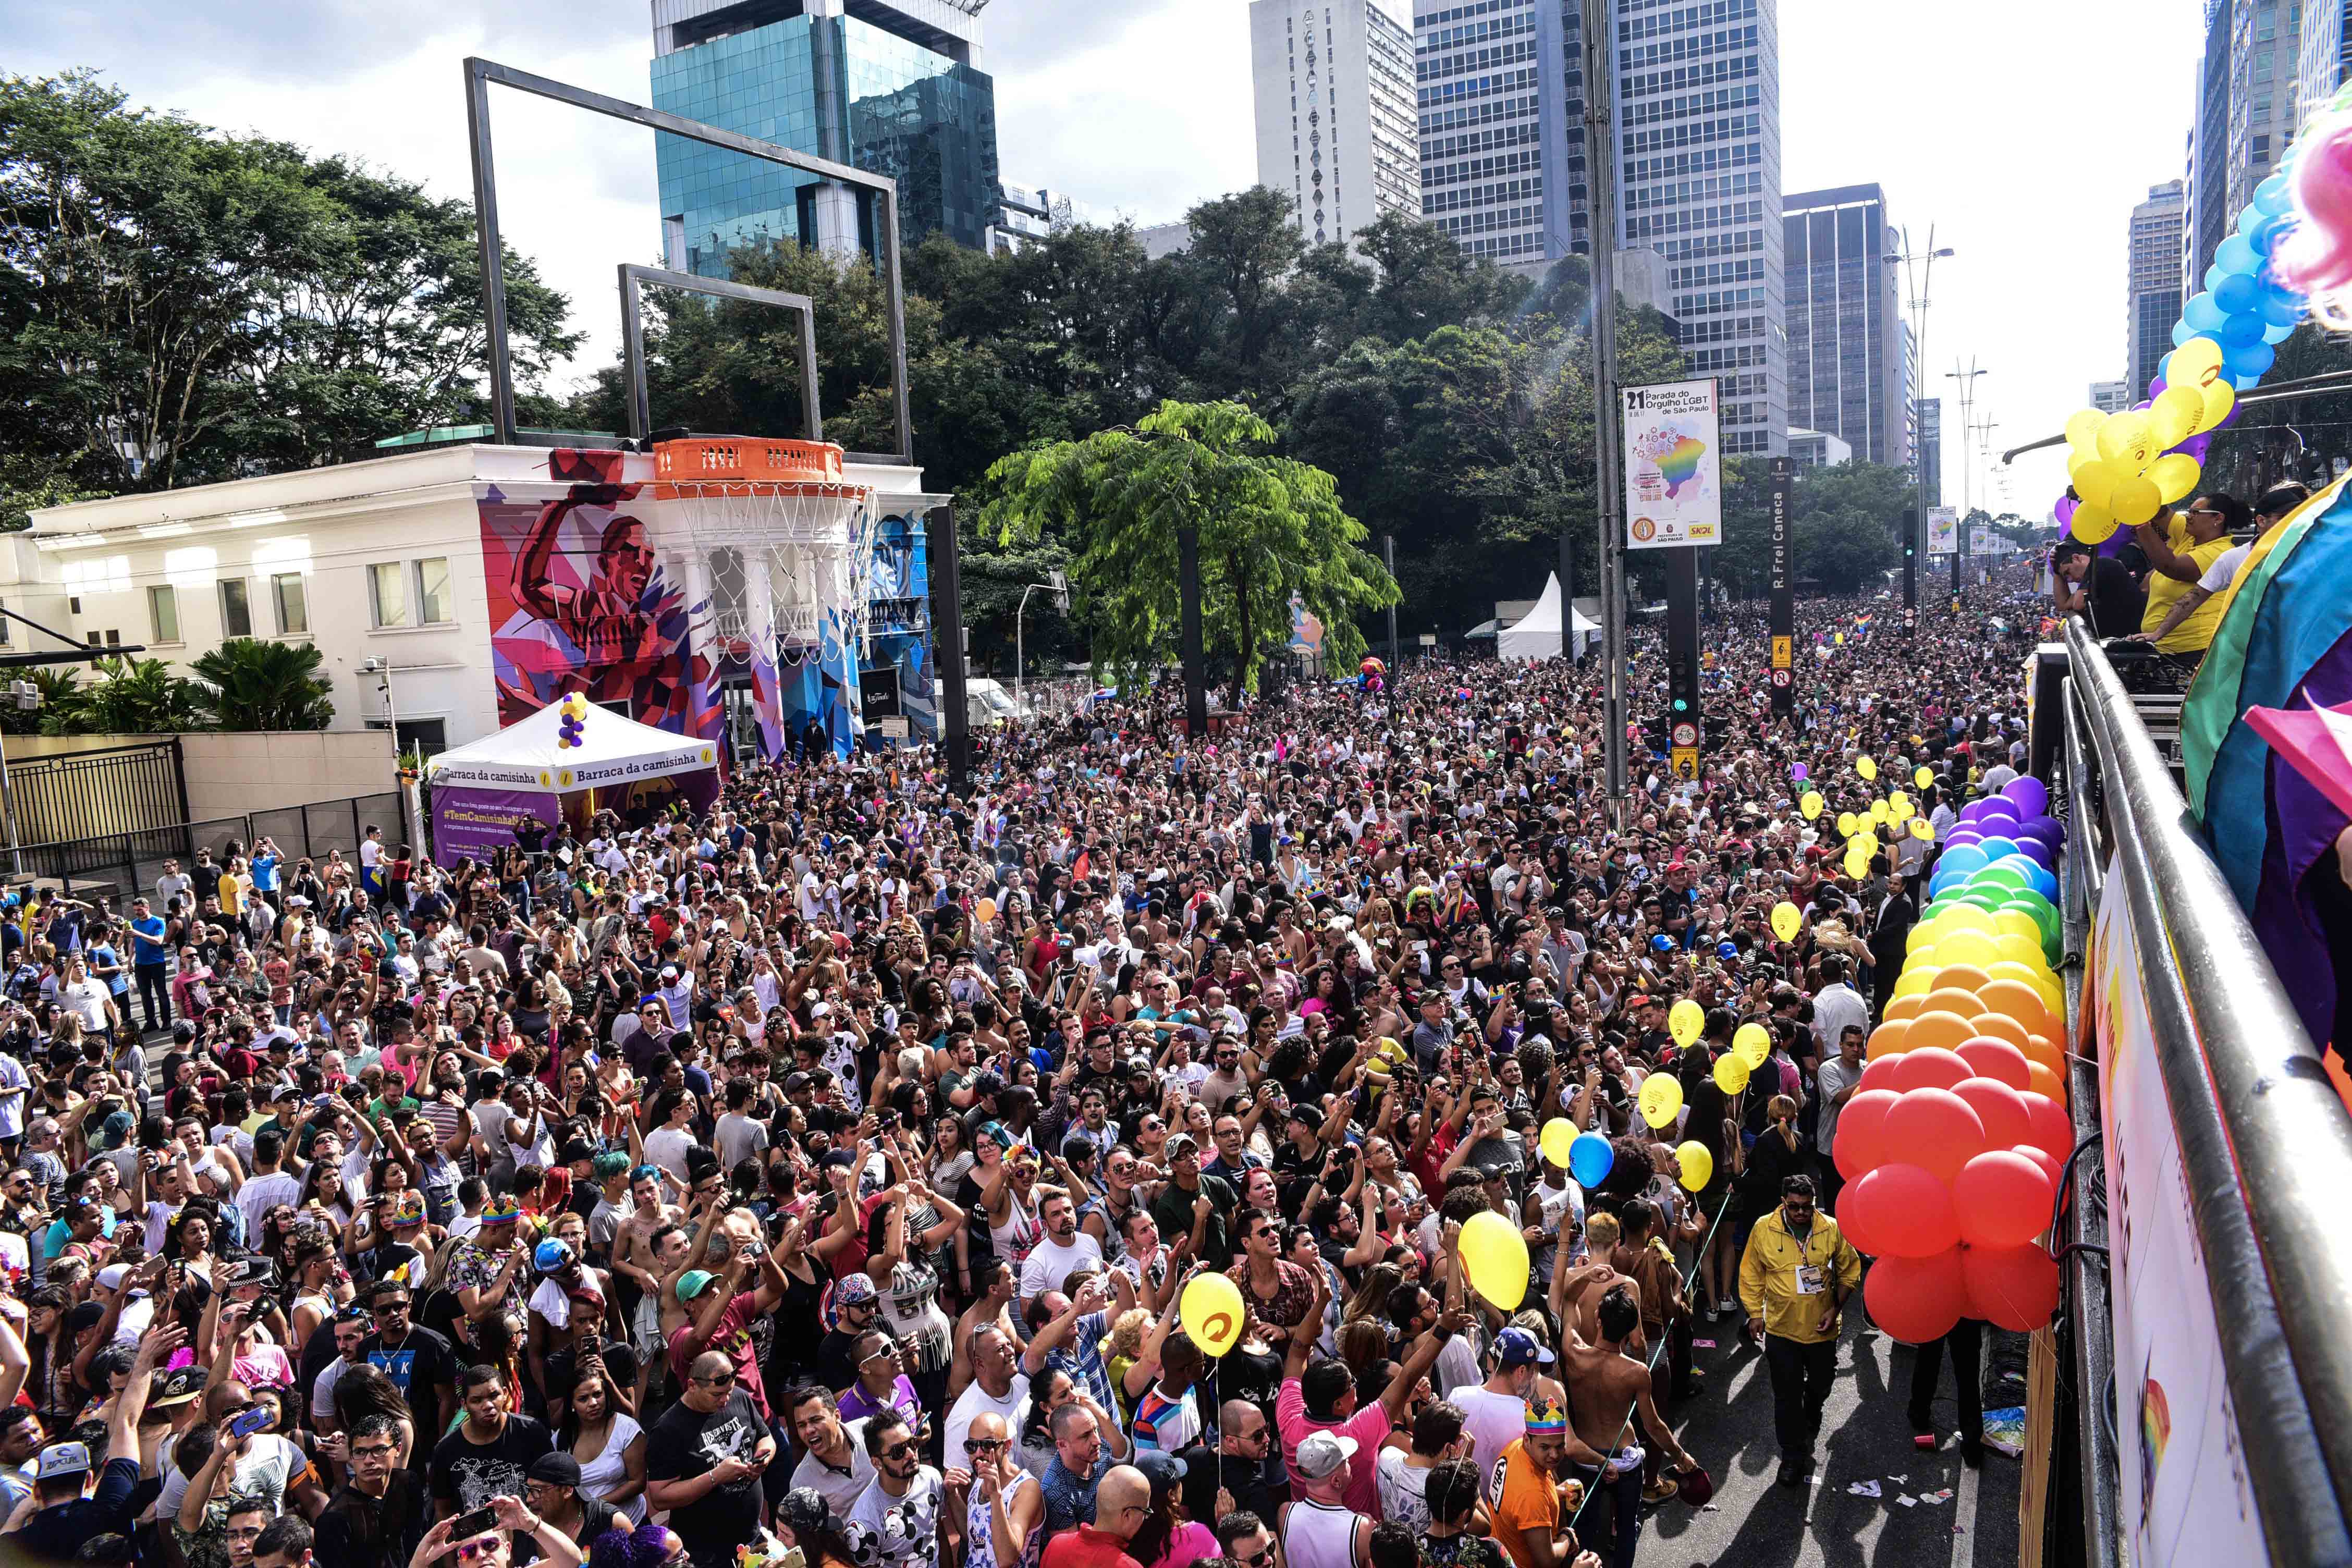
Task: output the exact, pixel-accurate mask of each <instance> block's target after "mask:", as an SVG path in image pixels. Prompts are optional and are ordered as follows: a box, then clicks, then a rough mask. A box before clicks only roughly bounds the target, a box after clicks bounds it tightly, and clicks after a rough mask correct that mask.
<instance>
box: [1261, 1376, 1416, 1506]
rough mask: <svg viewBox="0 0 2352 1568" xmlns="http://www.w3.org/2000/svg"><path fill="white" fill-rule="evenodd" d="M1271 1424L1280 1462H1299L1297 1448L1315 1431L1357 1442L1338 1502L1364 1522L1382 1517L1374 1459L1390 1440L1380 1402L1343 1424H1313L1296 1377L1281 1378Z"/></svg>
mask: <svg viewBox="0 0 2352 1568" xmlns="http://www.w3.org/2000/svg"><path fill="white" fill-rule="evenodd" d="M1274 1424H1275V1426H1276V1428H1277V1429H1279V1430H1280V1431H1281V1433H1282V1462H1283V1463H1284V1464H1285V1465H1295V1464H1297V1462H1298V1445H1299V1444H1300V1443H1301V1442H1303V1441H1305V1440H1306V1439H1307V1437H1309V1436H1312V1435H1314V1434H1315V1433H1317V1432H1337V1433H1339V1435H1340V1436H1344V1437H1353V1438H1354V1439H1355V1440H1356V1452H1355V1454H1354V1455H1353V1457H1351V1458H1349V1461H1348V1463H1349V1475H1348V1489H1347V1492H1346V1493H1345V1494H1344V1495H1343V1496H1342V1497H1341V1499H1340V1500H1341V1501H1342V1502H1345V1503H1346V1504H1347V1505H1348V1506H1349V1508H1351V1509H1353V1510H1356V1511H1357V1512H1358V1513H1360V1514H1362V1515H1363V1516H1364V1517H1365V1518H1366V1519H1379V1518H1380V1517H1381V1489H1380V1472H1379V1469H1378V1467H1376V1466H1375V1465H1374V1464H1373V1460H1374V1459H1376V1458H1379V1451H1380V1447H1381V1444H1382V1443H1385V1442H1387V1441H1388V1440H1389V1412H1388V1406H1387V1405H1382V1404H1381V1402H1380V1401H1379V1400H1377V1399H1375V1400H1373V1401H1372V1402H1371V1403H1370V1405H1363V1406H1361V1407H1360V1408H1359V1409H1358V1410H1357V1412H1356V1413H1355V1414H1354V1415H1350V1416H1349V1417H1348V1418H1347V1419H1346V1420H1345V1421H1316V1420H1312V1419H1310V1418H1309V1417H1308V1415H1307V1395H1306V1394H1304V1393H1302V1392H1301V1391H1300V1389H1299V1386H1298V1380H1297V1378H1295V1377H1289V1378H1285V1379H1283V1383H1282V1392H1281V1393H1280V1394H1276V1396H1275V1401H1274Z"/></svg>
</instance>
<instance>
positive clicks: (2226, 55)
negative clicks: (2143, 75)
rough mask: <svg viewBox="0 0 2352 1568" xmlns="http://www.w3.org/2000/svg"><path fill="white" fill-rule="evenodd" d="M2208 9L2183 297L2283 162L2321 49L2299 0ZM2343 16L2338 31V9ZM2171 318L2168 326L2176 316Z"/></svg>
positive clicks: (2244, 1)
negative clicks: (2310, 61)
mask: <svg viewBox="0 0 2352 1568" xmlns="http://www.w3.org/2000/svg"><path fill="white" fill-rule="evenodd" d="M2315 3H2316V4H2318V5H2321V6H2323V7H2324V6H2326V5H2333V4H2340V0H2315ZM2204 16H2205V48H2204V52H2203V54H2202V55H2201V56H2200V58H2199V60H2198V67H2197V100H2196V112H2195V114H2194V115H2193V116H2192V117H2191V119H2190V121H2189V124H2190V131H2189V171H2188V180H2187V185H2188V189H2187V192H2186V202H2187V211H2186V214H2185V218H2184V225H2183V227H2182V230H2181V289H2182V292H2183V295H2184V297H2186V296H2187V295H2189V294H2194V293H2196V292H2198V291H2199V290H2200V289H2203V288H2204V286H2205V284H2204V278H2205V272H2206V269H2207V268H2210V267H2211V266H2212V265H2213V253H2214V251H2216V250H2217V249H2219V248H2220V247H2221V241H2222V240H2224V239H2226V238H2228V237H2229V236H2230V233H2231V225H2233V224H2234V223H2236V222H2237V220H2238V215H2239V214H2240V213H2242V212H2243V211H2244V210H2245V208H2246V205H2247V204H2248V203H2250V202H2252V200H2253V197H2254V187H2255V186H2256V185H2258V184H2261V183H2262V182H2263V180H2264V179H2266V178H2268V177H2269V176H2270V174H2272V173H2273V171H2274V170H2276V169H2277V167H2278V163H2279V158H2280V155H2281V154H2283V153H2284V152H2285V151H2286V144H2287V142H2288V141H2289V140H2290V139H2291V138H2292V137H2293V136H2294V125H2295V104H2296V100H2297V98H2298V96H2299V95H2300V92H2301V83H2300V75H2301V68H2302V66H2303V64H2304V62H2305V59H2306V58H2310V56H2311V54H2312V53H2315V52H2322V51H2321V44H2322V41H2323V40H2322V39H2319V38H2315V39H2313V40H2312V47H2311V49H2310V50H2306V48H2305V34H2306V32H2307V31H2309V30H2311V29H2312V28H2313V26H2315V23H2314V20H2313V19H2312V18H2309V17H2306V16H2304V15H2303V5H2302V4H2298V3H2297V0H2205V12H2204ZM2336 20H2337V26H2338V27H2339V29H2340V27H2341V24H2342V17H2341V16H2340V15H2339V16H2338V17H2337V19H2336ZM2322 31H2323V33H2324V25H2322ZM2337 47H2338V48H2339V49H2340V47H2341V39H2340V35H2339V37H2338V42H2337ZM2165 326H2166V329H2167V330H2168V331H2169V329H2170V327H2171V322H2169V321H2168V322H2166V323H2165ZM2142 384H2145V378H2143V382H2142Z"/></svg>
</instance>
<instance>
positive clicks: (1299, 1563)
mask: <svg viewBox="0 0 2352 1568" xmlns="http://www.w3.org/2000/svg"><path fill="white" fill-rule="evenodd" d="M1361 1518H1362V1516H1361V1515H1360V1514H1359V1513H1357V1512H1356V1511H1355V1510H1353V1509H1348V1508H1341V1507H1339V1505H1338V1504H1336V1503H1327V1502H1308V1501H1303V1500H1302V1501H1299V1502H1292V1503H1286V1504H1284V1505H1283V1516H1282V1557H1283V1561H1284V1562H1285V1563H1288V1564H1289V1568H1364V1565H1363V1563H1362V1562H1361V1561H1360V1560H1359V1559H1358V1557H1357V1556H1356V1526H1357V1523H1358V1522H1359V1521H1360V1520H1361Z"/></svg>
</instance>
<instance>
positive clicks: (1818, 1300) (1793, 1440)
mask: <svg viewBox="0 0 2352 1568" xmlns="http://www.w3.org/2000/svg"><path fill="white" fill-rule="evenodd" d="M1858 1289H1862V1255H1861V1254H1860V1253H1858V1252H1856V1251H1855V1250H1854V1249H1853V1245H1852V1244H1851V1243H1849V1242H1848V1241H1847V1240H1846V1238H1845V1237H1844V1236H1843V1234H1841V1233H1840V1232H1839V1230H1838V1227H1837V1221H1835V1220H1833V1219H1832V1218H1830V1217H1829V1216H1828V1215H1817V1214H1815V1213H1814V1212H1813V1179H1812V1178H1811V1176H1790V1177H1789V1178H1788V1179H1787V1180H1785V1181H1783V1182H1782V1183H1781V1184H1780V1207H1779V1208H1776V1209H1774V1210H1773V1211H1772V1212H1771V1213H1770V1214H1768V1215H1765V1216H1764V1217H1763V1218H1762V1219H1759V1220H1758V1221H1757V1222H1756V1226H1755V1228H1754V1229H1752V1230H1750V1231H1749V1232H1748V1250H1747V1252H1746V1253H1744V1254H1742V1255H1741V1257H1740V1259H1739V1300H1740V1302H1741V1304H1742V1305H1744V1306H1745V1307H1746V1308H1747V1309H1748V1334H1749V1336H1750V1337H1751V1338H1753V1337H1755V1336H1757V1335H1761V1336H1762V1337H1763V1340H1764V1365H1765V1367H1766V1369H1767V1370H1769V1372H1770V1373H1771V1374H1772V1426H1773V1431H1774V1434H1775V1436H1778V1437H1779V1438H1780V1484H1781V1485H1782V1486H1784V1487H1793V1486H1799V1485H1801V1484H1803V1481H1804V1479H1805V1476H1806V1474H1807V1473H1808V1472H1809V1471H1811V1469H1812V1468H1813V1439H1814V1438H1815V1437H1817V1436H1820V1435H1821V1429H1822V1405H1826V1404H1828V1403H1829V1397H1830V1379H1831V1377H1832V1376H1833V1375H1834V1374H1835V1373H1836V1371H1837V1342H1838V1320H1839V1314H1840V1313H1841V1312H1842V1311H1843V1310H1844V1308H1845V1299H1846V1298H1847V1297H1848V1296H1851V1295H1853V1293H1854V1292H1855V1291H1856V1290H1858Z"/></svg>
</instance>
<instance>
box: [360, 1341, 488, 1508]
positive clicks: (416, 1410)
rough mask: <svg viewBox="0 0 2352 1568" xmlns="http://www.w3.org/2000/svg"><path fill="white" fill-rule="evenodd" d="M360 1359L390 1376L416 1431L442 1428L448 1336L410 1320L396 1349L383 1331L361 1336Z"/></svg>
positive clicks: (450, 1383) (452, 1371)
mask: <svg viewBox="0 0 2352 1568" xmlns="http://www.w3.org/2000/svg"><path fill="white" fill-rule="evenodd" d="M360 1359H361V1360H362V1361H364V1362H366V1363H368V1364H369V1365H370V1366H372V1367H374V1368H375V1369H376V1370H377V1371H379V1372H381V1373H383V1374H384V1375H385V1376H386V1377H389V1378H390V1379H392V1382H393V1386H394V1387H395V1388H397V1389H399V1390H400V1394H401V1397H402V1398H404V1399H405V1400H407V1401H408V1409H409V1414H410V1415H414V1416H415V1418H416V1429H417V1430H418V1431H419V1432H437V1431H439V1430H440V1429H441V1404H440V1398H439V1391H440V1390H441V1389H443V1388H454V1387H456V1386H457V1352H455V1351H453V1350H452V1349H450V1348H449V1342H448V1341H447V1340H445V1339H443V1338H442V1337H441V1336H440V1335H439V1334H436V1333H435V1332H434V1331H432V1330H431V1329H427V1328H421V1327H418V1326H417V1325H415V1324H413V1323H412V1324H411V1325H410V1326H409V1330H408V1337H407V1338H406V1339H404V1340H403V1341H402V1342H400V1348H399V1349H398V1350H394V1349H392V1348H391V1347H389V1346H387V1345H386V1344H385V1343H384V1342H383V1335H382V1334H370V1335H369V1336H368V1337H367V1338H365V1339H363V1340H362V1341H361V1342H360ZM516 1495H517V1496H518V1497H520V1495H521V1494H520V1492H518V1493H517V1494H516Z"/></svg>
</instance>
